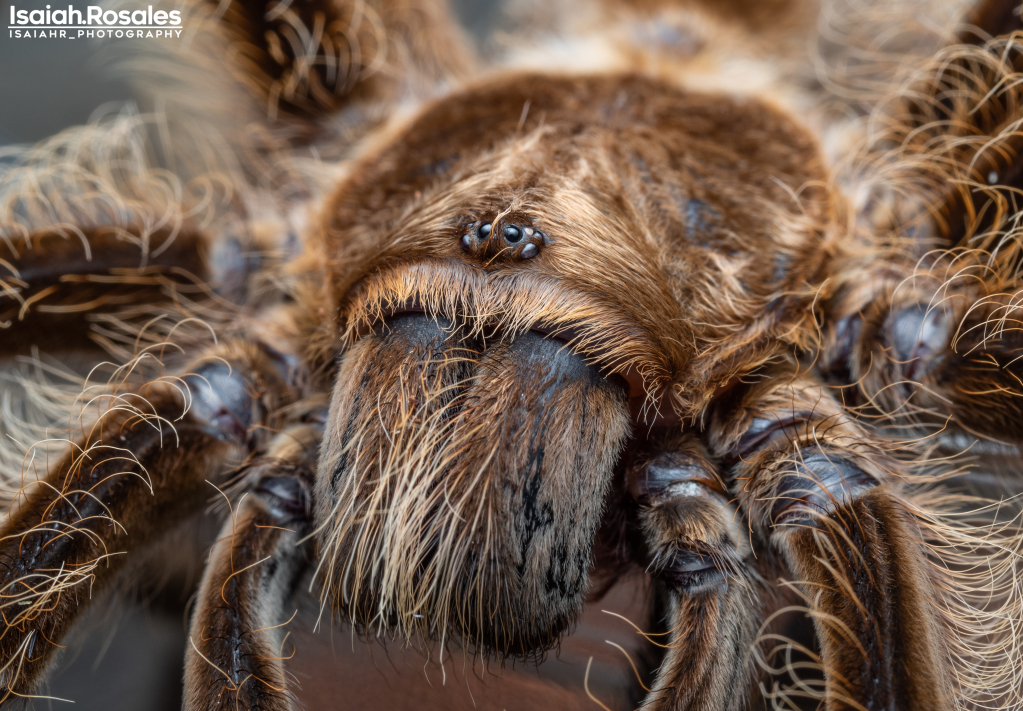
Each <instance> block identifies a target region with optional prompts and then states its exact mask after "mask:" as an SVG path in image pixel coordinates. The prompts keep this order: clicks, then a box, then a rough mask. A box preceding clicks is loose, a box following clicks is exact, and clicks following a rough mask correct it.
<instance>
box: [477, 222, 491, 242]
mask: <svg viewBox="0 0 1023 711" xmlns="http://www.w3.org/2000/svg"><path fill="white" fill-rule="evenodd" d="M476 232H477V233H478V234H479V236H480V239H485V238H486V237H487V236H488V235H489V234H490V223H489V222H484V223H483V224H482V225H480V226H479V228H478V229H477V230H476Z"/></svg>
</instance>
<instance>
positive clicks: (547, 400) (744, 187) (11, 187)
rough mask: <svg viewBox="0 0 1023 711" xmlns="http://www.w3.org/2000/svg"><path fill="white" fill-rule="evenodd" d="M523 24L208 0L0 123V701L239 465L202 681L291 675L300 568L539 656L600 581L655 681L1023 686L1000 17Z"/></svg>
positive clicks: (892, 697) (716, 697)
mask: <svg viewBox="0 0 1023 711" xmlns="http://www.w3.org/2000/svg"><path fill="white" fill-rule="evenodd" d="M516 8H517V9H516ZM508 23H509V28H510V29H509V30H508V32H507V33H505V34H503V35H501V34H494V35H492V36H489V37H488V38H487V39H486V41H484V42H482V43H480V44H479V45H478V46H476V47H474V45H473V43H472V42H470V41H469V40H467V39H466V37H465V36H464V34H463V31H462V30H461V29H460V28H459V26H458V25H457V23H456V22H455V20H454V19H453V17H452V15H451V14H450V10H449V8H448V7H447V6H446V5H445V3H444V2H443V0H423V1H415V0H333V1H331V0H300V1H299V0H296V2H268V3H263V2H256V1H252V2H248V1H246V2H242V0H223V1H222V2H219V3H216V2H202V1H201V0H195V2H194V3H193V4H192V5H191V6H190V7H189V9H188V12H187V16H186V21H185V23H184V24H185V26H186V27H187V28H188V33H189V39H188V43H187V44H181V45H173V47H172V46H171V45H170V44H169V43H164V44H165V45H166V46H161V47H159V48H158V49H157V50H156V52H153V53H150V54H148V55H147V59H146V61H145V62H142V63H139V64H137V65H134V72H135V75H136V76H141V77H144V78H145V80H146V81H145V83H146V84H147V85H148V86H150V87H151V88H152V87H156V89H154V91H155V92H156V93H157V94H159V95H160V96H161V97H162V100H163V103H162V104H161V105H160V110H159V111H157V112H155V113H153V114H151V115H148V114H147V115H139V114H135V113H132V112H130V111H129V112H123V113H120V114H117V115H112V116H109V117H107V118H104V119H99V120H97V121H95V122H94V123H92V124H91V125H89V126H86V127H82V128H77V129H71V130H69V131H67V132H65V133H62V134H60V135H58V136H57V137H55V138H53V139H50V140H49V141H46V142H44V143H42V144H41V145H39V146H37V147H34V148H26V149H20V150H18V151H15V152H8V154H7V156H6V159H5V161H4V163H3V168H2V170H3V172H2V174H0V205H2V207H0V210H2V212H0V236H2V238H3V240H2V244H0V272H2V274H3V276H2V280H0V287H2V290H0V322H2V326H3V328H4V330H3V331H0V333H2V337H0V342H2V348H3V352H4V353H5V354H6V356H8V357H9V358H14V357H15V356H21V357H23V358H22V361H21V362H22V363H30V364H34V367H35V368H36V369H37V371H38V373H41V374H37V375H31V373H30V371H29V370H26V369H25V368H24V367H22V369H21V370H17V367H18V366H15V365H11V366H10V368H9V370H8V372H9V373H10V372H18V373H21V374H22V375H21V379H20V385H18V387H17V388H16V387H15V385H14V384H11V383H8V385H7V386H5V387H6V388H7V389H8V390H9V391H10V392H12V393H15V394H16V396H17V399H19V402H20V405H18V407H14V406H13V405H12V404H11V403H10V402H8V404H7V405H6V406H5V407H6V413H7V415H6V417H5V422H4V425H3V426H4V428H5V433H6V437H5V444H4V447H5V450H4V452H3V459H2V461H3V463H4V467H5V478H4V481H5V483H6V485H7V486H8V487H9V489H10V491H9V493H8V495H7V496H8V515H7V518H6V519H5V521H4V523H3V534H2V536H0V560H2V562H3V565H2V568H0V588H2V591H3V597H2V601H0V606H2V609H3V632H2V634H0V670H2V673H0V682H2V686H3V691H4V697H3V698H4V700H5V701H6V702H9V703H22V702H23V700H24V699H26V698H30V697H31V696H32V695H33V694H36V693H38V690H39V688H40V686H41V684H43V682H44V680H45V678H46V673H47V671H48V670H50V669H51V668H52V667H53V664H54V660H55V658H56V657H57V652H58V651H59V649H60V648H61V640H62V639H64V638H65V636H66V635H67V633H68V632H69V630H70V629H71V628H72V626H73V625H74V623H75V622H76V620H78V619H80V618H81V617H82V613H83V612H84V611H85V610H86V609H87V608H88V605H89V602H90V600H91V599H93V598H94V597H96V596H97V595H99V594H100V593H102V592H103V591H104V590H107V591H114V590H117V589H118V586H119V585H120V584H121V583H122V582H123V581H124V580H125V578H130V577H131V576H132V575H133V574H136V573H133V571H137V570H138V567H137V565H138V562H139V561H141V560H143V559H145V558H146V557H147V556H150V557H151V556H153V555H154V553H153V551H158V552H157V553H156V554H155V555H156V556H157V559H159V557H160V553H159V551H160V550H161V549H160V548H159V547H158V544H159V542H160V541H161V540H162V539H163V538H164V537H165V536H166V535H167V534H168V533H169V532H170V531H171V530H173V529H175V528H177V527H179V526H180V525H181V524H182V522H184V521H188V520H191V518H192V517H193V516H194V515H195V514H197V513H198V512H200V511H202V510H203V509H205V508H206V507H207V506H209V505H210V502H211V501H212V500H216V499H219V498H221V497H222V498H223V500H226V501H227V502H228V505H229V507H230V515H227V510H228V509H227V506H225V507H222V509H221V511H222V515H223V516H224V518H225V519H226V523H225V524H224V530H223V531H222V533H221V535H220V536H219V537H218V538H217V540H216V542H215V544H213V546H212V549H211V550H210V552H209V555H208V558H207V559H205V560H204V569H203V574H202V581H201V584H200V585H199V588H198V592H197V593H196V596H195V599H194V606H193V612H192V617H191V628H190V646H189V648H188V650H187V659H186V669H185V702H184V707H185V708H186V709H190V710H197V709H213V708H258V709H282V710H283V709H292V708H297V707H298V706H299V704H300V699H301V691H300V685H299V684H298V683H297V682H296V680H295V678H294V677H293V676H292V675H291V674H292V673H294V672H295V671H296V669H291V670H290V672H289V670H288V667H289V664H290V662H288V658H290V654H289V651H288V647H287V644H286V641H285V638H286V636H287V634H288V633H287V630H288V629H289V625H290V628H294V626H295V625H296V624H297V623H295V622H294V621H293V617H294V616H292V618H289V617H288V614H287V613H286V609H287V607H288V605H290V603H289V600H291V599H292V598H293V596H297V597H302V596H305V597H309V598H311V599H313V600H314V601H316V602H318V605H319V609H320V612H321V614H322V615H323V618H324V620H325V622H324V624H326V625H328V626H330V624H334V623H336V624H338V625H341V626H342V627H343V629H346V630H350V631H351V633H352V634H353V635H355V636H353V637H352V644H353V645H362V644H368V643H369V641H370V640H390V641H391V642H397V643H399V645H400V644H419V643H422V644H424V645H426V646H425V647H423V648H424V649H426V650H430V649H433V650H440V654H441V657H443V654H444V651H445V650H447V649H449V648H451V649H456V650H457V649H461V650H462V653H463V654H464V655H469V656H473V655H479V656H480V657H481V658H484V659H496V660H499V661H504V660H515V659H518V660H531V661H536V662H539V661H541V660H542V659H543V658H544V656H545V654H546V652H547V651H549V650H551V649H552V648H554V647H556V646H557V645H558V644H559V641H560V640H561V639H562V637H563V635H565V634H566V632H567V631H569V630H570V629H571V628H572V627H573V624H575V623H576V622H578V620H579V617H580V614H581V611H582V609H583V606H584V603H585V602H586V601H587V600H596V599H599V598H600V596H601V595H602V594H603V593H605V592H606V591H607V590H608V589H609V588H610V587H611V586H612V585H613V584H615V582H616V581H618V580H619V579H622V578H624V577H627V576H630V575H631V576H639V577H640V578H642V579H643V580H645V581H646V582H645V587H644V588H643V589H644V590H645V594H646V595H647V599H648V600H649V606H648V609H649V610H650V611H651V612H650V619H649V620H646V619H640V620H636V621H635V624H636V626H637V628H638V629H640V630H642V637H643V639H644V640H646V641H648V644H645V647H644V651H643V653H642V654H641V655H640V657H641V659H640V661H641V666H640V667H634V669H635V671H636V674H637V677H638V685H643V684H644V681H643V679H644V678H648V679H649V680H650V686H649V689H648V694H647V695H646V697H645V701H643V707H644V708H652V709H661V710H664V711H667V710H673V711H681V710H682V709H707V710H711V709H714V710H720V709H746V708H754V707H757V708H759V707H762V706H763V705H765V704H767V705H771V706H773V707H774V708H814V707H817V708H827V709H829V710H838V709H861V710H862V709H900V710H905V709H919V710H921V711H923V710H927V711H932V710H935V709H960V708H985V709H987V708H1002V709H1009V708H1013V709H1015V708H1020V707H1021V704H1023V679H1021V669H1023V664H1021V662H1023V658H1021V657H1023V654H1021V648H1023V645H1021V644H1020V642H1021V641H1023V638H1021V637H1020V634H1019V631H1018V629H1019V625H1020V622H1021V617H1023V606H1021V598H1020V592H1019V590H1018V585H1017V583H1016V571H1017V569H1018V561H1019V554H1020V541H1021V536H1020V530H1019V526H1018V521H1017V519H1016V513H1015V512H1016V510H1017V509H1016V508H1015V507H1014V504H1013V503H1012V502H1011V501H1008V502H1003V503H1002V504H1000V505H996V504H995V503H994V501H995V499H997V498H999V497H1001V498H1005V496H1006V495H1007V494H1008V495H1012V494H1015V493H1018V492H1019V490H1020V486H1019V483H1018V482H1019V479H1018V470H1019V464H1020V461H1021V460H1020V454H1019V450H1018V447H1017V445H1018V443H1019V441H1020V439H1021V436H1023V419H1021V415H1023V380H1021V378H1023V365H1021V363H1020V360H1019V356H1020V354H1021V353H1023V350H1021V347H1023V337H1021V336H1020V329H1019V328H1018V327H1017V323H1018V322H1019V319H1020V316H1021V315H1023V314H1021V308H1023V306H1021V304H1020V303H1019V296H1020V288H1021V284H1023V276H1021V273H1020V271H1021V258H1023V240H1021V233H1020V230H1019V224H1018V223H1019V220H1018V218H1019V216H1020V215H1021V214H1023V213H1021V212H1020V210H1019V209H1018V208H1017V206H1016V194H1017V192H1018V190H1019V188H1020V181H1021V167H1023V162H1021V159H1020V156H1019V149H1020V146H1021V145H1023V144H1021V136H1023V133H1021V132H1020V130H1019V127H1020V125H1021V123H1023V89H1021V86H1023V82H1021V81H1020V80H1021V78H1023V74H1021V72H1023V53H1021V47H1023V45H1021V43H1023V34H1018V33H1017V30H1020V29H1023V24H1021V21H1020V13H1019V6H1018V4H1017V3H1013V2H1000V1H998V0H984V1H983V2H980V3H979V4H977V5H975V6H971V5H964V6H959V5H954V4H952V5H950V4H949V3H938V4H935V3H931V2H926V3H925V2H913V1H909V0H907V1H906V2H903V3H901V4H900V3H895V2H886V3H881V4H879V5H877V6H869V5H866V4H863V3H859V2H851V1H850V3H845V2H843V1H842V0H829V1H825V2H813V1H811V0H805V1H801V0H791V1H784V0H778V2H772V3H757V2H746V0H732V1H731V2H729V3H715V2H711V1H710V0H708V1H707V2H697V1H696V0H692V1H690V2H685V1H683V0H677V1H674V2H673V1H671V0H642V1H640V0H618V1H617V2H612V1H611V0H562V1H561V2H551V3H539V2H537V3H531V2H528V1H525V0H524V1H523V2H521V3H519V4H518V5H517V6H514V7H513V8H512V10H511V11H510V14H509V20H508ZM135 44H136V45H137V46H136V47H135V48H134V49H133V51H139V48H142V49H148V47H142V45H143V44H144V43H135ZM552 67H553V68H552ZM43 352H45V353H47V354H51V355H50V359H49V360H47V357H46V356H44V355H43ZM26 358H27V359H26ZM54 358H56V360H54ZM12 369H13V370H12ZM47 373H48V374H47ZM19 388H20V389H19ZM12 413H13V414H12ZM33 413H34V414H33ZM40 428H41V429H40ZM39 432H42V434H39ZM35 440H38V441H36V442H35V444H33V441H35ZM807 632H809V634H807ZM360 640H361V641H360ZM655 652H657V653H658V654H655ZM428 653H429V654H432V652H428ZM296 664H297V662H296ZM323 668H324V669H326V668H327V667H325V666H324V667H323ZM335 683H336V687H335V688H336V690H340V691H341V692H342V693H344V690H345V688H346V687H347V686H351V685H354V684H355V683H357V680H355V679H346V678H343V677H342V678H339V679H337V680H336V682H335ZM410 693H411V692H410ZM587 693H589V692H587ZM592 698H593V699H594V703H596V704H600V705H601V706H603V707H604V708H608V707H607V706H606V705H605V704H604V702H602V701H600V700H599V699H598V698H597V697H595V696H594V697H592ZM484 701H485V700H484ZM336 703H337V704H338V707H345V708H347V705H346V704H347V703H348V701H344V702H336ZM352 703H353V704H354V701H353V702H352ZM424 703H426V702H424ZM611 703H617V702H611ZM818 704H819V705H818ZM498 708H501V707H500V706H499V707H498Z"/></svg>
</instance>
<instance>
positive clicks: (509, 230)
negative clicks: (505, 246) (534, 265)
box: [504, 225, 522, 244]
mask: <svg viewBox="0 0 1023 711" xmlns="http://www.w3.org/2000/svg"><path fill="white" fill-rule="evenodd" d="M504 239H505V241H506V242H509V243H511V244H515V243H516V242H518V241H519V240H520V239H522V230H520V229H519V226H518V225H505V227H504Z"/></svg>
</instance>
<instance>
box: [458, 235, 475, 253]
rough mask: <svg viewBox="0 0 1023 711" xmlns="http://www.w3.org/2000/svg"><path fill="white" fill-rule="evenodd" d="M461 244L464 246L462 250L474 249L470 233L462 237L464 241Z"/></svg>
mask: <svg viewBox="0 0 1023 711" xmlns="http://www.w3.org/2000/svg"><path fill="white" fill-rule="evenodd" d="M459 243H460V244H461V245H462V249H464V250H466V251H468V250H470V249H472V236H471V235H470V234H468V233H466V234H464V235H462V239H461V240H460V241H459Z"/></svg>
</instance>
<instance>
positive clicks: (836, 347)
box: [822, 0, 1023, 442]
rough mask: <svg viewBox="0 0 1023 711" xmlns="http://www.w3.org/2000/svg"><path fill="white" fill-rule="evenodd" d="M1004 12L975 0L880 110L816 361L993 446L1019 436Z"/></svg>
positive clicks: (905, 411) (1008, 21)
mask: <svg viewBox="0 0 1023 711" xmlns="http://www.w3.org/2000/svg"><path fill="white" fill-rule="evenodd" d="M1018 9H1019V6H1018V4H1017V3H1012V2H1003V1H1001V0H999V1H995V0H992V1H991V2H982V3H978V5H977V7H976V8H975V10H974V12H973V14H972V15H971V16H970V18H968V20H969V22H968V23H967V26H966V28H965V29H964V30H963V32H962V33H961V37H960V39H962V40H963V44H959V45H954V46H952V47H949V48H948V49H947V50H946V51H944V52H943V53H941V54H939V55H938V56H936V57H935V59H934V60H933V66H932V67H931V68H930V69H929V70H928V68H923V69H924V70H923V71H921V72H920V76H921V77H922V78H921V79H920V80H919V82H918V85H915V86H914V87H913V91H911V92H903V93H904V94H905V95H906V96H902V97H900V98H899V99H898V100H895V101H894V102H893V105H892V106H890V107H887V108H886V113H888V114H890V118H891V121H890V124H889V125H890V128H889V130H888V131H887V132H885V133H884V136H883V139H882V140H880V141H876V145H875V144H871V146H870V149H871V150H872V151H875V152H873V153H868V155H869V156H870V157H869V158H868V161H871V162H870V163H869V165H871V167H872V169H876V170H877V172H878V173H879V174H880V177H879V178H877V179H876V182H877V186H882V187H875V196H874V198H872V203H871V204H874V205H877V206H881V209H873V210H870V209H868V210H866V211H865V212H866V213H867V216H866V218H865V220H866V221H867V222H868V223H873V224H869V225H868V231H869V232H870V233H872V234H870V235H867V236H866V237H865V239H867V240H868V243H867V246H868V252H869V255H868V256H867V257H866V258H863V257H858V256H856V255H855V254H852V253H851V254H849V255H845V256H843V257H841V258H840V259H841V261H840V262H839V263H838V264H837V266H836V269H835V272H836V274H837V275H838V281H840V282H842V285H841V286H840V288H839V289H838V290H837V292H836V295H835V298H834V299H833V301H832V303H831V305H830V307H829V310H830V318H829V321H830V323H831V324H833V326H832V328H831V332H830V334H829V336H828V338H827V340H826V342H825V345H824V354H823V359H822V360H823V362H824V364H825V370H826V371H827V372H828V373H829V374H830V376H831V377H832V379H833V380H836V381H838V382H841V383H842V384H846V385H852V387H850V389H849V391H847V392H848V395H849V396H850V397H852V398H853V399H855V400H859V401H860V402H861V403H863V404H867V405H869V406H871V407H873V408H874V409H875V410H876V411H880V414H881V415H882V416H884V417H886V418H896V419H897V420H899V421H900V422H902V423H905V422H907V421H908V422H910V423H911V424H913V425H924V426H926V427H928V428H929V429H930V430H931V431H939V430H941V429H942V428H944V427H945V426H946V425H947V424H951V425H952V426H954V427H956V428H958V429H959V430H965V431H967V432H970V433H973V434H975V435H977V436H980V437H986V438H990V439H995V440H1002V441H1007V442H1018V441H1020V439H1021V436H1023V433H1021V431H1020V428H1019V426H1018V422H1019V421H1020V416H1021V415H1023V359H1021V356H1023V329H1021V328H1020V324H1021V323H1023V310H1021V308H1020V305H1021V295H1023V280H1021V276H1020V275H1021V267H1023V241H1021V240H1020V230H1019V221H1020V215H1021V207H1023V206H1021V204H1020V194H1021V193H1020V191H1021V188H1023V140H1021V134H1020V131H1019V125H1020V121H1021V119H1023V93H1021V88H1020V78H1021V77H1023V44H1021V43H1020V35H1019V34H1018V33H1015V34H1007V33H1010V32H1012V31H1013V30H1015V29H1018V27H1019V24H1020V22H1021V19H1020V16H1019V13H1018ZM999 35H1002V36H999ZM992 37H994V39H992ZM878 146H882V148H878ZM886 184H898V185H900V189H899V190H898V191H894V192H898V193H899V194H898V195H897V196H896V195H895V194H894V192H886V190H885V188H883V186H884V185H886ZM874 213H876V214H874ZM881 214H883V215H887V217H886V218H885V219H880V220H879V219H876V217H877V215H881ZM862 247H864V244H857V245H856V246H855V247H854V249H853V251H854V252H855V251H857V250H860V249H862Z"/></svg>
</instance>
